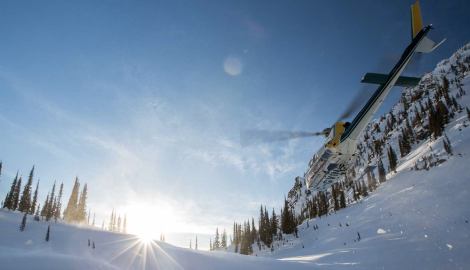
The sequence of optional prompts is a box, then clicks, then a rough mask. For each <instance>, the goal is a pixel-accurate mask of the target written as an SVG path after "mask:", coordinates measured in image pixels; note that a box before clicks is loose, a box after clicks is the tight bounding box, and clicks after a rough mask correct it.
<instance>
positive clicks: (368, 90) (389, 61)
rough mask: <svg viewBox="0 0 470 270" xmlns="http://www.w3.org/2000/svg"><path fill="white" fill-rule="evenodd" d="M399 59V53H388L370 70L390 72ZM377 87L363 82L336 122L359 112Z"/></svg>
mask: <svg viewBox="0 0 470 270" xmlns="http://www.w3.org/2000/svg"><path fill="white" fill-rule="evenodd" d="M398 60H400V56H399V55H396V54H391V53H388V54H386V55H384V56H383V57H382V58H381V59H380V60H379V62H378V63H377V64H376V65H375V66H374V67H373V68H372V69H371V71H370V72H376V73H384V74H388V73H389V72H390V70H391V69H392V68H393V66H394V63H395V62H396V61H398ZM377 87H378V86H377V85H369V84H363V85H362V86H361V89H360V90H359V91H358V92H357V94H356V95H355V96H354V98H353V99H352V101H351V102H350V103H349V105H348V107H346V109H345V110H344V111H343V113H342V114H341V116H340V117H339V118H338V121H336V122H339V121H342V120H345V119H347V118H349V117H351V115H353V113H355V112H357V111H358V110H359V108H360V107H362V106H363V105H364V104H365V103H366V101H367V100H368V99H369V98H370V97H371V96H372V95H373V94H374V91H375V90H376V89H377ZM351 120H352V119H351Z"/></svg>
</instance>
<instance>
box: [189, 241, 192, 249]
mask: <svg viewBox="0 0 470 270" xmlns="http://www.w3.org/2000/svg"><path fill="white" fill-rule="evenodd" d="M189 249H193V247H192V246H191V239H189Z"/></svg>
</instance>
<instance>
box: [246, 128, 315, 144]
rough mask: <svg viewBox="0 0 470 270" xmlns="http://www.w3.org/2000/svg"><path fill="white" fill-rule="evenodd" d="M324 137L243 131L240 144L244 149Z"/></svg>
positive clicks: (296, 133) (305, 134) (298, 133)
mask: <svg viewBox="0 0 470 270" xmlns="http://www.w3.org/2000/svg"><path fill="white" fill-rule="evenodd" d="M319 135H324V133H322V132H290V131H269V130H256V129H249V130H242V131H240V144H241V146H242V147H246V146H250V145H254V144H259V143H268V142H276V141H285V140H291V139H296V138H305V137H313V136H319Z"/></svg>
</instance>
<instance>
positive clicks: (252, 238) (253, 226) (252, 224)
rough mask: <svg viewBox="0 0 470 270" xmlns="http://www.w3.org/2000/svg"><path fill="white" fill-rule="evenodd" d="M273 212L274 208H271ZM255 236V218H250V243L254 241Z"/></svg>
mask: <svg viewBox="0 0 470 270" xmlns="http://www.w3.org/2000/svg"><path fill="white" fill-rule="evenodd" d="M273 213H274V208H273ZM256 238H257V233H256V228H255V219H254V218H253V217H252V218H251V244H254V243H255V239H256Z"/></svg>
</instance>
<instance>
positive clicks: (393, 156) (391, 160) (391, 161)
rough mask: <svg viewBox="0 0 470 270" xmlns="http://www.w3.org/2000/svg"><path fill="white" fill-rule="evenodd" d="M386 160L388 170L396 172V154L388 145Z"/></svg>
mask: <svg viewBox="0 0 470 270" xmlns="http://www.w3.org/2000/svg"><path fill="white" fill-rule="evenodd" d="M387 153H388V160H389V166H390V170H392V171H393V172H395V173H396V172H397V171H396V167H397V155H396V154H395V151H394V150H393V148H392V146H390V147H389V149H388V151H387Z"/></svg>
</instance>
